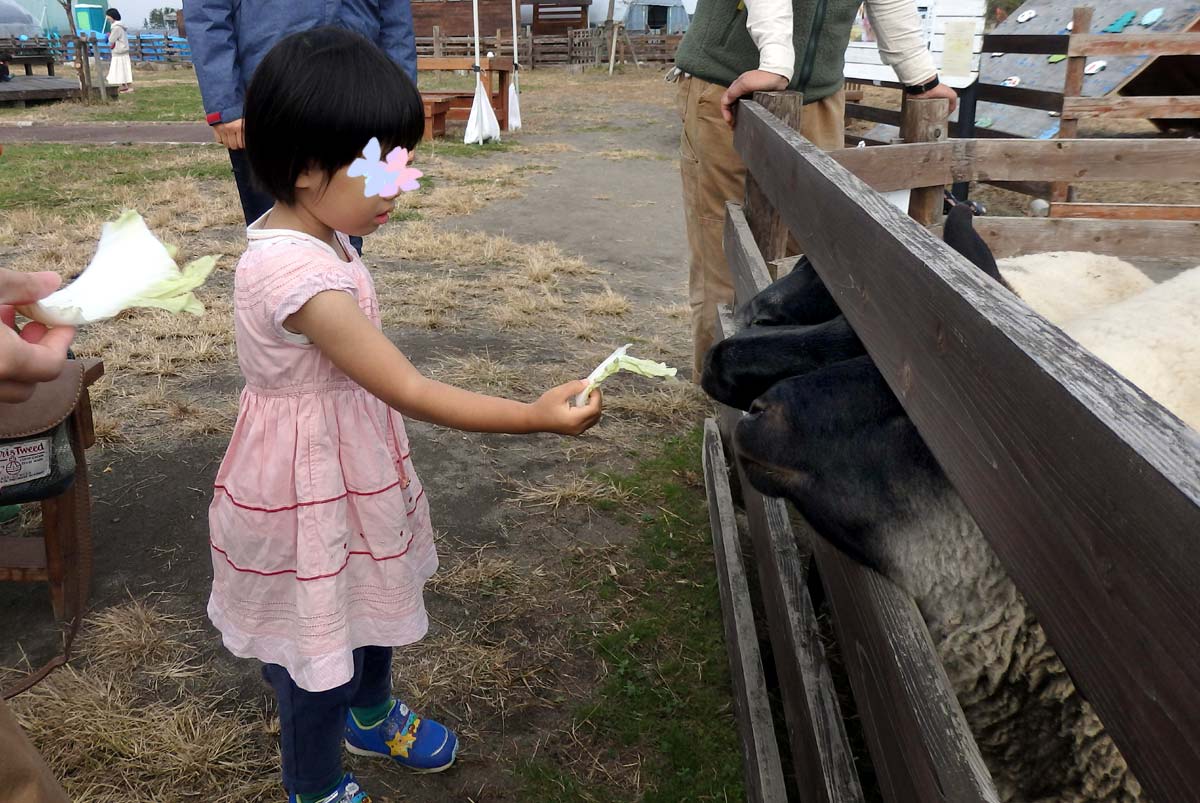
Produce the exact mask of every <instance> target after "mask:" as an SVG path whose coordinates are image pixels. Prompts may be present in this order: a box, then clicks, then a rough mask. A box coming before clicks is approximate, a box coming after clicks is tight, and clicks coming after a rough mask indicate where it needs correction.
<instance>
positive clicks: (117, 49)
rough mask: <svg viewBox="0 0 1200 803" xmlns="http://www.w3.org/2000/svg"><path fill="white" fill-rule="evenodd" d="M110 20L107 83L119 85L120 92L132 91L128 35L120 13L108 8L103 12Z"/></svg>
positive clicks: (131, 68) (131, 63)
mask: <svg viewBox="0 0 1200 803" xmlns="http://www.w3.org/2000/svg"><path fill="white" fill-rule="evenodd" d="M104 13H105V16H107V17H108V18H109V20H111V26H110V28H109V31H108V46H109V47H110V48H111V49H112V66H111V67H109V68H108V79H107V80H108V83H109V84H120V85H121V91H122V92H132V91H133V62H132V61H130V60H129V34H127V33H125V24H124V23H122V22H121V12H120V11H117V10H116V9H115V8H110V9H109V10H108V11H106V12H104Z"/></svg>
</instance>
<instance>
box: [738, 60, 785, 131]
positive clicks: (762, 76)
mask: <svg viewBox="0 0 1200 803" xmlns="http://www.w3.org/2000/svg"><path fill="white" fill-rule="evenodd" d="M787 88H788V79H786V78H784V77H783V76H782V75H776V74H775V73H773V72H767V71H766V70H750V71H749V72H744V73H742V74H741V75H739V76H738V77H737V79H736V80H735V81H734V82H733V83H732V84H730V85H729V89H726V90H725V94H724V95H722V96H721V116H722V117H724V118H725V122H727V123H729V126H730V128H732V127H733V124H734V114H735V112H734V104H736V103H737V102H738V99H739V98H743V97H745V96H746V95H753V94H754V93H755V92H782V91H783V90H785V89H787Z"/></svg>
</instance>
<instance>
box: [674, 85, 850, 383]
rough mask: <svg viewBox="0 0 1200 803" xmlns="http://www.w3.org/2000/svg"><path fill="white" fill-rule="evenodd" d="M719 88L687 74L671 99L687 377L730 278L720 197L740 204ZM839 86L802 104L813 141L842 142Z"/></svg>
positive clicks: (829, 146) (698, 363) (742, 187)
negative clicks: (683, 246) (687, 309)
mask: <svg viewBox="0 0 1200 803" xmlns="http://www.w3.org/2000/svg"><path fill="white" fill-rule="evenodd" d="M723 94H725V87H723V86H720V85H719V84H710V83H709V82H707V81H703V80H701V79H699V78H695V77H685V78H682V79H680V83H679V96H678V100H677V102H678V106H679V114H680V116H681V117H682V118H683V135H682V136H681V137H680V143H679V167H680V172H681V173H682V174H683V214H684V220H685V222H686V224H687V237H688V251H689V252H690V265H689V275H688V302H689V303H690V305H691V308H692V350H693V369H694V371H695V373H694V374H693V381H695V382H699V381H700V372H701V369H702V368H703V366H704V355H705V353H706V352H707V351H708V349H709V348H710V347H711V346H712V344H713V342H714V341H715V340H716V331H717V305H719V304H731V303H733V279H732V278H731V276H730V273H729V264H728V263H727V262H726V261H725V249H724V246H723V244H722V241H723V238H724V232H725V203H726V202H727V201H735V202H737V203H742V201H743V200H744V198H745V194H746V168H745V166H744V165H743V164H742V160H741V159H740V158H738V155H737V151H735V150H734V149H733V129H731V128H730V127H729V125H728V124H727V123H726V122H725V120H724V118H723V117H721V96H722V95H723ZM845 111H846V97H845V93H844V92H843V91H841V90H839V91H838V92H837V93H836V94H834V95H831V96H829V97H827V98H824V99H822V100H818V101H814V102H812V103H807V104H805V106H804V112H803V114H802V115H801V117H800V133H801V134H803V135H804V136H805V137H806V138H807V139H808V140H809V141H810V142H812V143H813V144H814V145H816V146H817V147H818V148H823V149H824V150H834V149H836V148H841V147H843V146H844V142H845V139H844V137H845Z"/></svg>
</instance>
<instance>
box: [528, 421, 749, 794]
mask: <svg viewBox="0 0 1200 803" xmlns="http://www.w3.org/2000/svg"><path fill="white" fill-rule="evenodd" d="M701 440H702V430H701V429H700V428H696V429H694V430H693V431H692V432H690V433H689V434H687V435H686V436H683V437H678V438H673V439H671V440H669V441H667V443H666V444H665V446H664V447H663V448H662V449H661V451H660V452H659V454H658V455H657V456H656V457H654V458H652V459H649V460H647V461H645V462H643V463H642V464H641V465H640V466H639V467H638V468H637V470H636V471H634V472H633V473H631V474H629V475H626V476H622V477H615V476H614V477H613V478H612V479H613V480H614V481H615V482H619V483H621V484H622V485H623V486H624V487H628V488H630V489H631V490H634V491H636V495H637V498H638V499H639V500H641V502H640V503H637V504H636V505H635V506H634V508H635V509H631V510H629V511H627V512H629V513H631V514H632V515H633V516H634V517H635V520H636V522H637V524H638V526H639V530H640V532H639V536H638V538H637V540H636V541H635V543H634V544H633V545H632V546H631V547H630V548H629V553H628V555H627V556H626V557H627V559H628V563H629V566H628V569H626V570H625V576H624V577H616V578H609V580H608V581H607V583H608V584H609V585H611V586H612V587H611V589H607V590H609V591H611V592H612V594H611V595H610V594H605V593H603V592H604V591H605V590H606V589H604V588H603V587H602V588H601V597H602V598H605V597H610V596H615V594H616V591H617V583H621V584H622V586H623V587H624V589H625V590H629V589H630V587H631V586H636V589H637V592H640V593H636V595H635V601H634V602H632V603H631V604H630V605H629V607H628V608H627V610H626V614H625V616H624V618H623V619H622V624H623V627H622V628H621V629H620V630H618V631H616V632H613V633H608V634H605V635H603V636H601V637H600V638H599V639H596V638H595V637H594V636H593V635H592V634H591V632H590V631H588V632H586V633H582V632H581V633H578V634H577V635H576V640H577V643H578V644H579V647H580V649H590V650H593V651H594V652H595V653H596V654H597V657H599V658H600V659H602V660H603V661H604V662H605V664H607V666H608V670H609V671H608V674H607V677H606V678H605V679H604V680H603V681H602V683H601V684H600V686H599V687H598V688H597V689H596V691H595V693H594V694H593V696H592V699H590V700H588V701H586V702H585V703H584V704H583V705H582V706H581V707H580V708H579V709H578V710H577V711H576V714H575V719H576V722H577V723H585V724H582V725H580V726H579V727H580V728H581V729H585V730H590V731H591V733H592V734H594V736H595V737H596V740H597V742H599V743H600V744H608V745H612V746H613V748H610V751H612V752H613V753H615V750H616V748H617V747H619V748H621V749H623V750H629V749H631V748H636V749H637V751H638V753H639V754H640V755H641V756H642V757H643V759H644V764H643V766H642V772H641V778H642V779H643V784H644V785H646V786H647V787H648V788H645V789H644V790H643V794H642V795H641V796H640V797H635V795H634V793H633V792H632V790H630V789H613V788H612V787H611V785H604V784H601V783H599V782H596V783H592V782H590V781H585V780H584V779H581V778H579V777H577V776H575V775H573V774H570V773H567V772H564V771H563V769H562V768H560V767H556V766H555V765H553V764H552V763H550V762H549V761H534V762H529V763H526V764H525V765H523V766H522V767H521V770H520V773H521V779H522V781H523V783H524V785H525V788H524V790H523V794H522V796H521V799H522V800H528V801H555V803H560V802H561V801H601V802H607V801H613V802H614V803H615V802H616V801H632V800H640V801H644V803H677V801H739V800H743V799H744V793H743V788H742V757H741V747H740V742H739V739H738V732H737V724H736V722H735V721H734V715H733V708H732V704H733V700H732V693H731V682H730V677H729V663H728V658H727V657H726V652H725V643H724V636H723V633H722V626H721V608H720V597H719V594H718V590H717V581H716V570H715V568H714V566H713V553H712V544H711V540H710V535H709V526H708V512H707V506H706V502H705V496H704V491H703V474H702V469H701V466H700V446H701ZM585 559H586V558H581V560H585ZM614 757H615V755H610V756H607V758H614Z"/></svg>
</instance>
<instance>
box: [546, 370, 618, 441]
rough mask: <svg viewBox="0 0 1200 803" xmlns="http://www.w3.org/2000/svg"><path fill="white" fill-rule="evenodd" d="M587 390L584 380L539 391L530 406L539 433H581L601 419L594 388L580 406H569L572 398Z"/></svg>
mask: <svg viewBox="0 0 1200 803" xmlns="http://www.w3.org/2000/svg"><path fill="white" fill-rule="evenodd" d="M586 389H587V381H586V380H583V379H579V380H576V381H575V382H568V383H566V384H565V385H559V386H558V387H556V388H552V389H550V390H548V391H546V392H545V393H543V394H542V397H541V398H540V399H538V400H537V401H535V402H534V403H533V405H532V407H533V410H532V412H533V416H534V422H535V428H536V429H537V430H538V431H539V432H556V433H558V434H559V435H581V434H583V433H584V432H585V431H587V430H588V429H590V428H591V427H592V425H593V424H595V423H596V422H597V421H599V420H600V412H601V408H602V401H601V398H600V391H599V390H593V391H592V392H591V394H589V395H588V399H587V404H585V405H584V406H583V407H572V406H571V399H573V398H575V397H576V396H578V395H579V394H580V393H583V391H584V390H586Z"/></svg>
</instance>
